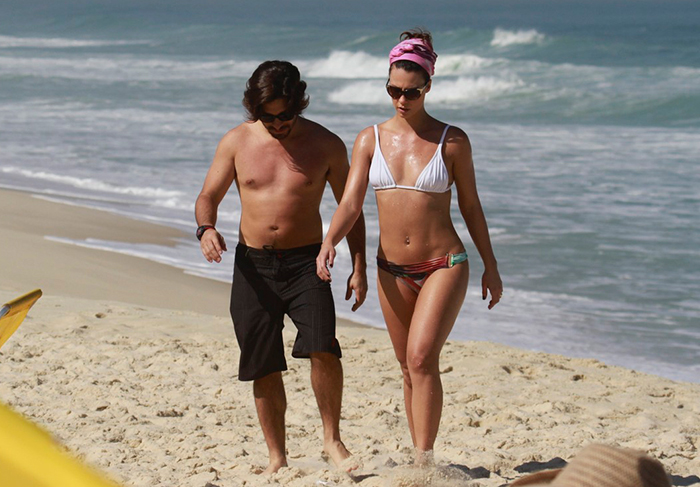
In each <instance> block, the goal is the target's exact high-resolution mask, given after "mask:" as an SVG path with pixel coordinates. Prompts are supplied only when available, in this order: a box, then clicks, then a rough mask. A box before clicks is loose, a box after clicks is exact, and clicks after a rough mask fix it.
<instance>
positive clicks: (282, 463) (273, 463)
mask: <svg viewBox="0 0 700 487" xmlns="http://www.w3.org/2000/svg"><path fill="white" fill-rule="evenodd" d="M286 466H287V459H286V458H280V459H277V460H270V465H268V466H267V468H266V469H265V470H263V471H262V472H260V475H266V476H269V475H272V474H273V473H277V471H278V470H279V469H280V468H282V467H286Z"/></svg>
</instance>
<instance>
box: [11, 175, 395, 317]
mask: <svg viewBox="0 0 700 487" xmlns="http://www.w3.org/2000/svg"><path fill="white" fill-rule="evenodd" d="M0 208H3V210H2V211H1V212H0V227H1V228H2V229H3V231H2V232H0V248H2V249H3V252H0V269H2V274H1V275H0V292H3V293H4V294H5V295H6V296H7V299H10V298H11V297H16V296H19V295H21V294H24V293H26V292H29V291H30V290H32V289H36V288H41V289H42V290H43V291H44V294H45V295H49V296H65V297H71V298H86V299H94V300H107V301H117V302H122V303H129V304H137V305H142V306H149V307H153V308H162V309H173V310H181V311H192V312H197V313H201V314H207V315H213V316H220V317H223V316H225V317H228V316H229V310H228V307H229V296H230V289H231V284H230V282H223V281H219V280H215V279H210V278H206V277H200V276H195V275H192V274H189V273H186V272H185V271H184V270H182V269H180V268H177V267H173V266H169V265H167V264H161V263H158V262H155V261H152V260H149V259H146V258H141V257H136V256H133V255H127V254H121V253H118V252H113V251H107V250H99V249H92V248H87V247H83V246H80V245H75V244H67V243H62V242H60V241H57V240H54V239H53V237H57V238H59V239H60V238H65V239H71V240H87V239H99V240H109V241H115V242H124V243H136V244H155V245H161V246H172V245H175V243H176V241H177V240H178V239H189V238H194V236H193V235H189V234H187V233H184V232H182V231H180V230H178V229H176V228H172V227H169V226H166V225H160V224H157V223H151V222H147V221H143V220H136V219H132V218H128V217H126V216H122V215H117V214H115V213H111V212H109V211H106V210H99V209H95V208H89V207H84V206H80V205H77V204H70V203H62V202H58V201H54V200H49V199H47V198H46V197H45V195H41V194H37V195H35V194H34V193H31V192H24V191H13V190H8V189H0ZM193 225H194V224H193ZM47 237H52V238H51V239H49V238H47ZM78 276H79V279H78V278H77V277H78ZM3 302H4V301H3ZM338 326H350V327H359V328H365V327H367V328H376V329H380V330H381V328H380V327H372V326H369V325H365V324H363V323H358V322H354V321H352V320H350V319H348V318H344V317H343V318H341V317H338Z"/></svg>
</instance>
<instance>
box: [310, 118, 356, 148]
mask: <svg viewBox="0 0 700 487" xmlns="http://www.w3.org/2000/svg"><path fill="white" fill-rule="evenodd" d="M303 120H304V124H305V126H306V127H305V135H306V137H307V138H309V139H310V140H309V143H310V144H314V145H317V146H319V147H323V148H325V149H327V150H329V151H330V152H333V151H345V152H347V148H346V147H345V142H343V139H341V138H340V137H338V135H336V134H335V133H333V132H331V131H330V130H328V129H327V128H326V127H324V126H323V125H321V124H320V123H318V122H314V121H313V120H309V119H308V118H304V119H303Z"/></svg>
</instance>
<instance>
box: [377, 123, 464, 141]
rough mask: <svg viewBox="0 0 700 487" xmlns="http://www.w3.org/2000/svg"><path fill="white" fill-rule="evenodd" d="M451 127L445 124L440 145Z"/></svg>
mask: <svg viewBox="0 0 700 487" xmlns="http://www.w3.org/2000/svg"><path fill="white" fill-rule="evenodd" d="M375 127H376V125H375ZM449 128H450V126H449V125H445V130H443V131H442V137H440V144H439V145H442V143H443V142H444V141H445V136H446V135H447V130H448V129H449Z"/></svg>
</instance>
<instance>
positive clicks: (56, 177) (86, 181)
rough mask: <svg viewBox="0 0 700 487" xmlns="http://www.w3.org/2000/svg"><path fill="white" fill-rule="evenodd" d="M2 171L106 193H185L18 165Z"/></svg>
mask: <svg viewBox="0 0 700 487" xmlns="http://www.w3.org/2000/svg"><path fill="white" fill-rule="evenodd" d="M0 172H3V173H6V174H19V175H21V176H24V177H26V178H32V179H41V180H44V181H50V182H54V183H61V184H67V185H69V186H73V187H75V188H81V189H87V190H93V191H102V192H105V193H113V194H114V193H116V194H125V195H133V196H144V197H151V198H176V197H178V196H182V195H183V194H184V193H183V192H182V191H178V190H172V189H163V188H153V187H147V186H146V187H136V186H115V185H113V184H110V183H106V182H104V181H100V180H98V179H94V178H79V177H75V176H62V175H60V174H54V173H50V172H46V171H32V170H29V169H20V168H17V167H3V168H0Z"/></svg>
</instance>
